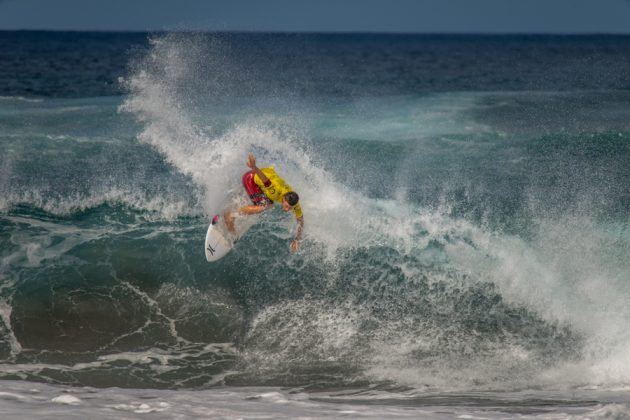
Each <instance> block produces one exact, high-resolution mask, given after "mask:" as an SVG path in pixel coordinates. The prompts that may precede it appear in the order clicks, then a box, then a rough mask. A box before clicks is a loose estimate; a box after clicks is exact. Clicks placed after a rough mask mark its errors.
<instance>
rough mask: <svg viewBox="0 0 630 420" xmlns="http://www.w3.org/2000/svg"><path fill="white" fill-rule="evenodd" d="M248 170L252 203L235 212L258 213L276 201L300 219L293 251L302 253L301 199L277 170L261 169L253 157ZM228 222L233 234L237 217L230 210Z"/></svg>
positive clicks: (246, 177)
mask: <svg viewBox="0 0 630 420" xmlns="http://www.w3.org/2000/svg"><path fill="white" fill-rule="evenodd" d="M247 166H248V167H249V168H250V170H249V171H247V172H245V174H244V175H243V187H245V191H247V194H249V198H250V199H251V200H252V203H253V204H250V205H248V206H244V207H241V208H240V209H238V211H237V212H236V213H237V214H239V215H251V214H259V213H262V212H263V211H265V210H267V209H269V208H271V207H272V206H273V203H274V202H278V203H281V204H282V210H283V211H285V212H289V211H293V213H294V214H295V218H296V220H297V223H298V224H297V230H296V234H295V239H294V240H293V241H292V242H291V246H290V248H291V252H297V251H299V250H300V239H301V237H302V230H303V229H304V215H303V214H302V207H300V204H299V200H300V197H299V196H298V195H297V193H296V192H295V191H293V189H292V188H291V186H289V184H287V183H286V182H285V181H284V179H282V178H280V177H279V176H278V174H276V171H275V170H274V168H272V167H270V168H262V169H261V168H258V167H257V166H256V157H255V156H254V155H253V154H250V155H249V156H248V158H247ZM223 217H225V223H226V225H227V227H228V229H229V230H230V231H231V232H234V214H233V213H232V212H230V211H228V210H226V211H225V212H224V213H223Z"/></svg>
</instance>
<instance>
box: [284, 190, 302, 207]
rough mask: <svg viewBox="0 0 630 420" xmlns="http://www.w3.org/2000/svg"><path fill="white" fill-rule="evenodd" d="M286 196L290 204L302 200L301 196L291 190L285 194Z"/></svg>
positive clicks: (292, 204) (293, 204)
mask: <svg viewBox="0 0 630 420" xmlns="http://www.w3.org/2000/svg"><path fill="white" fill-rule="evenodd" d="M284 198H285V199H286V200H287V203H289V205H290V206H295V205H296V204H297V203H298V201H300V196H299V195H297V193H295V192H293V191H291V192H288V193H286V194H285V195H284Z"/></svg>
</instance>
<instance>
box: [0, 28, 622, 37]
mask: <svg viewBox="0 0 630 420" xmlns="http://www.w3.org/2000/svg"><path fill="white" fill-rule="evenodd" d="M0 32H59V33H120V34H150V33H206V34H236V35H239V34H242V35H256V34H260V35H395V36H400V35H426V36H630V32H522V31H517V32H483V31H479V32H441V31H440V32H410V31H401V32H396V31H351V30H349V31H287V30H268V31H267V30H214V29H2V28H0Z"/></svg>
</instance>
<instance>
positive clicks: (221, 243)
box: [204, 215, 253, 262]
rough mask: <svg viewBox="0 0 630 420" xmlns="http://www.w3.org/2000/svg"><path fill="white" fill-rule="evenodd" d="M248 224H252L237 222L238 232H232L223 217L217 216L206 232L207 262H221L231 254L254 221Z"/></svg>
mask: <svg viewBox="0 0 630 420" xmlns="http://www.w3.org/2000/svg"><path fill="white" fill-rule="evenodd" d="M238 222H240V223H238ZM248 222H250V223H242V222H241V221H240V220H235V223H236V232H230V231H228V229H227V226H226V224H225V220H224V218H223V215H215V216H214V217H213V218H212V221H211V222H210V226H208V231H207V232H206V242H205V246H204V248H205V253H206V260H208V262H214V261H217V260H220V259H221V258H223V257H224V256H225V255H226V254H227V253H228V252H230V250H232V248H233V247H234V244H236V242H237V241H238V239H239V238H240V237H241V236H243V234H244V233H245V232H246V231H247V230H248V229H249V227H250V226H251V222H253V220H250V221H248Z"/></svg>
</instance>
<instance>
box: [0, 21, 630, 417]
mask: <svg viewBox="0 0 630 420" xmlns="http://www.w3.org/2000/svg"><path fill="white" fill-rule="evenodd" d="M0 38H1V39H2V41H1V42H2V43H3V44H2V45H4V49H3V51H9V55H8V56H11V57H17V58H15V59H13V61H11V63H13V64H12V65H7V66H4V67H3V70H2V72H0V77H1V78H2V80H4V81H8V82H7V83H4V87H3V90H2V93H1V95H2V96H1V97H0V174H1V176H0V227H1V229H0V244H1V245H0V267H1V269H0V314H1V322H0V366H1V368H0V378H2V379H4V380H6V382H4V383H5V384H7V387H9V385H10V387H13V388H15V389H16V390H17V391H14V394H16V395H21V396H23V397H24V398H30V397H28V391H27V390H26V388H23V387H22V386H21V385H20V383H21V382H14V381H24V380H26V381H31V382H44V383H47V384H49V385H52V386H53V387H55V386H56V387H58V388H51V389H52V391H49V388H42V391H41V392H44V393H45V394H46V395H49V394H50V398H49V400H50V399H51V398H53V395H55V392H72V391H66V388H63V386H66V385H71V386H74V387H79V388H76V389H77V390H82V389H85V388H83V387H95V388H98V389H103V390H102V391H99V392H101V393H102V394H98V395H99V397H98V398H103V399H104V401H105V400H106V399H107V398H108V397H107V396H106V395H105V394H106V393H107V392H108V391H107V389H109V388H110V387H119V388H131V389H133V390H135V391H134V392H140V391H139V390H141V389H170V390H175V391H173V393H172V394H168V393H167V394H160V395H162V398H165V401H166V404H167V405H168V406H169V407H172V406H173V401H172V399H173V398H175V397H176V395H180V394H178V393H179V392H184V393H185V394H186V395H188V396H190V397H191V401H192V399H194V400H195V401H196V402H195V403H191V404H201V403H199V402H198V401H197V400H196V397H194V398H193V396H195V395H197V394H195V393H196V392H205V391H206V390H208V389H217V390H219V391H216V392H235V393H236V395H240V396H241V397H242V398H241V397H238V398H237V397H234V398H236V400H235V401H236V402H235V403H234V404H235V406H232V405H229V404H228V405H229V406H230V408H231V409H234V407H240V408H239V409H242V410H245V411H246V410H247V408H246V406H247V404H246V403H245V402H243V403H242V404H243V405H242V406H241V405H240V404H241V403H240V402H239V401H241V402H242V401H247V398H249V397H251V395H250V394H252V393H254V394H256V393H258V394H256V395H262V394H260V392H262V391H257V390H254V391H252V390H251V387H259V386H269V387H273V388H272V391H270V392H272V393H273V392H278V393H279V394H273V395H271V394H269V395H271V397H269V396H268V395H267V394H265V395H266V396H263V397H260V398H262V400H261V401H267V400H266V399H265V398H267V397H269V398H271V400H273V401H275V400H276V399H280V400H282V401H285V400H287V401H293V400H294V399H292V398H293V397H290V395H291V394H285V393H283V392H284V391H280V390H279V389H278V387H291V389H297V390H300V392H308V393H314V394H312V395H311V394H304V395H303V394H299V395H300V397H299V398H297V400H296V401H302V399H309V398H312V400H313V401H320V402H321V404H322V405H317V404H316V405H315V408H314V410H315V411H313V412H307V413H306V414H305V413H304V412H302V411H300V410H301V409H302V408H303V407H302V408H300V409H298V408H295V406H294V405H291V404H292V403H287V404H289V405H288V406H291V407H293V408H295V410H297V411H295V412H293V411H291V410H292V409H291V410H289V411H282V409H277V411H276V414H277V415H285V416H289V417H290V416H291V413H293V414H295V415H300V413H301V414H304V415H311V416H315V417H317V416H325V415H333V416H342V415H343V413H341V414H340V413H339V412H337V411H335V412H334V413H328V414H326V413H327V412H326V410H327V409H326V408H325V407H327V404H328V403H330V401H327V400H326V395H328V394H326V395H324V396H322V395H321V394H317V392H331V391H329V390H336V391H339V390H340V391H339V392H342V394H341V395H345V394H343V393H344V392H349V391H350V390H353V392H355V391H356V392H359V394H360V395H361V398H359V399H358V400H357V401H359V402H357V401H355V400H353V404H354V403H357V404H359V405H361V406H363V405H364V404H367V405H368V406H369V405H371V404H381V405H382V406H381V407H382V409H383V410H384V411H383V412H381V414H382V415H383V417H398V416H401V415H403V414H402V413H401V412H398V411H396V410H394V411H390V408H391V406H390V405H388V404H389V403H386V402H383V401H386V400H387V401H389V399H391V398H394V399H401V398H402V399H403V400H404V401H405V404H404V405H405V406H411V407H427V406H431V407H433V406H434V405H436V404H437V403H436V402H435V401H436V400H435V398H437V399H438V400H439V399H440V398H444V399H445V401H446V402H445V403H444V406H448V407H459V406H466V407H474V406H476V405H478V404H481V405H483V404H484V403H478V401H481V400H490V403H487V405H488V406H491V407H493V408H492V409H491V410H490V411H491V413H490V414H488V413H486V414H488V415H490V416H492V415H495V414H496V413H501V412H504V413H505V412H509V411H510V410H512V411H514V412H517V413H520V414H523V415H525V414H527V415H532V416H536V415H538V414H540V413H543V414H544V413H548V412H549V411H544V410H543V411H540V412H539V411H536V410H538V409H540V408H541V407H543V406H548V405H551V406H552V407H555V408H552V409H551V412H554V413H565V414H566V415H567V416H568V415H570V414H571V412H572V411H571V410H569V411H566V410H565V411H562V410H564V408H566V406H570V407H571V406H573V407H577V408H576V411H575V413H576V414H577V415H581V414H583V413H585V412H591V409H593V410H599V411H597V413H599V414H597V415H606V413H607V412H609V411H610V410H613V411H614V412H615V413H618V414H619V413H621V414H620V415H626V414H627V409H626V408H627V406H626V404H627V401H626V400H624V399H623V397H619V396H618V395H617V394H615V396H614V397H611V396H610V395H611V394H610V393H612V392H618V390H619V389H626V387H627V386H628V383H629V382H630V369H629V368H628V363H627V362H628V360H629V358H630V353H628V350H627V349H628V343H630V335H629V334H628V332H627V331H628V328H627V327H628V325H629V321H630V311H629V310H628V308H627V304H626V303H627V301H628V298H629V297H630V284H629V283H628V280H629V273H630V258H628V257H629V256H630V252H629V250H630V248H629V244H630V232H629V230H628V214H629V213H628V209H629V208H630V190H629V189H628V185H630V184H629V181H630V164H629V163H630V122H629V121H630V120H629V119H628V112H627V110H628V109H629V105H630V90H628V88H629V87H630V82H629V80H628V75H627V72H626V71H625V69H627V66H628V63H627V60H628V59H627V57H629V56H630V55H628V54H627V52H628V49H629V48H630V41H629V40H628V38H626V37H464V36H462V37H422V36H360V35H343V36H342V35H335V36H333V35H329V36H321V35H309V36H289V35H232V36H228V35H225V34H223V35H203V34H188V35H183V34H154V35H146V34H81V33H76V34H63V33H62V34H52V35H51V34H46V33H43V34H42V33H2V35H1V36H0ZM10 48H13V49H15V51H18V50H19V52H20V53H19V54H17V53H16V54H17V55H11V54H10V53H11V51H13V50H11V49H10ZM5 58H6V57H5ZM68 60H70V61H68ZM71 60H75V61H71ZM69 62H70V63H74V65H69V64H68V63H69ZM38 66H39V67H38ZM13 68H15V69H18V70H16V71H14V72H13V73H11V71H10V69H13ZM22 70H23V71H22ZM99 81H100V82H99ZM248 153H255V154H256V156H257V158H258V161H259V163H260V164H261V165H275V167H276V170H277V171H278V173H280V174H281V175H282V176H283V177H284V178H285V179H286V180H287V181H288V182H289V183H290V184H291V185H292V186H293V187H294V188H295V189H296V190H297V191H298V192H299V194H300V197H301V200H302V203H303V204H302V206H303V209H304V213H305V222H306V231H305V233H306V236H305V240H304V242H303V244H302V251H301V252H300V253H299V254H296V255H292V254H291V253H290V252H289V250H288V246H289V242H290V239H291V237H292V235H293V233H294V228H295V226H294V222H293V221H292V219H291V217H290V216H287V215H285V214H284V213H282V212H281V211H280V210H279V209H275V210H273V211H270V212H268V213H266V214H264V215H262V216H261V217H259V218H257V219H256V224H255V225H254V226H253V227H252V228H251V229H250V230H249V231H248V232H247V234H246V235H245V236H244V237H243V238H242V239H241V240H240V241H239V242H238V244H237V246H236V248H235V249H234V251H233V252H231V253H230V254H229V255H227V256H226V257H225V258H224V259H222V260H220V261H219V262H217V263H214V264H209V263H207V262H206V261H205V259H204V255H203V238H204V235H205V229H206V227H207V224H208V222H209V219H210V217H211V215H213V214H215V213H217V212H219V211H220V210H221V209H223V208H225V207H230V206H236V205H238V204H239V203H243V202H244V200H245V195H244V193H243V191H242V187H241V185H240V176H241V174H242V173H243V172H244V171H246V170H247V169H248V168H247V167H246V165H245V162H246V158H247V154H248ZM28 386H30V385H27V387H28ZM33 386H35V385H33ZM38 386H39V385H38ZM41 386H42V387H43V386H44V385H41ZM215 387H216V388H215ZM248 387H250V388H248ZM13 388H12V389H13ZM55 389H56V390H58V391H54V390H55ZM221 390H222V391H221ZM230 390H231V391H230ZM241 390H242V392H241ZM588 390H591V392H590V393H589V391H588ZM77 392H79V391H76V392H75V394H76V393H77ZM496 392H499V393H498V394H497V393H496ZM501 392H514V393H516V394H510V396H509V397H508V396H505V395H503V394H501ZM528 392H533V393H534V396H533V397H532V396H531V395H530V396H528V395H529V394H528ZM536 392H542V396H541V394H536ZM488 393H490V394H488ZM493 393H494V394H493ZM545 393H551V394H553V395H554V399H553V401H552V402H549V401H547V402H545V401H541V399H544V398H545V397H544V395H545ZM315 394H317V395H315ZM577 394H579V396H578V397H575V398H574V396H575V395H577ZM309 395H311V396H310V397H309ZM471 395H472V396H471ZM489 395H490V396H489ZM515 395H516V396H515ZM621 395H623V393H621ZM388 396H389V397H388ZM436 396H437V397H436ZM440 396H442V397H440ZM337 397H339V395H337V394H335V395H334V396H333V397H331V398H333V399H334V398H337ZM460 397H461V398H460ZM530 397H531V398H530ZM16 398H17V397H16ZM137 398H142V397H140V396H139V397H137ZM226 398H227V397H226ZM239 398H241V399H239ZM260 398H258V397H256V398H254V399H255V400H257V401H258V400H260ZM344 398H345V397H344ZM427 398H428V399H427ZM528 398H530V399H531V401H533V402H531V404H529V405H528V404H527V403H525V402H524V401H527V400H528ZM508 400H509V401H513V400H516V401H517V403H514V404H512V403H507V402H506V401H508ZM79 401H83V404H84V403H85V399H84V398H83V397H80V398H79ZM230 401H232V400H230ZM379 401H380V403H379ZM475 401H477V402H475ZM502 401H503V403H505V404H503V403H502ZM56 402H59V401H56ZM70 402H72V401H70ZM75 402H76V401H75ZM285 402H286V401H285ZM61 403H62V404H64V402H63V401H62V402H61ZM66 403H68V402H67V401H66ZM332 403H333V404H336V402H335V401H333V402H332ZM609 403H610V404H613V403H614V404H617V405H612V406H611V405H607V404H609ZM78 404H79V405H72V404H70V407H79V406H80V404H81V402H79V403H78ZM121 404H123V403H121ZM125 404H127V408H129V410H130V411H131V412H133V411H134V410H135V409H139V410H141V408H138V407H136V406H134V405H133V403H132V402H129V401H127V402H126V403H125ZM169 404H170V405H169ZM226 404H227V403H226ZM230 404H231V403H230ZM297 404H298V405H299V404H301V403H297ZM396 404H397V403H396ZM396 404H394V405H396ZM437 405H438V406H440V404H437ZM503 405H507V406H508V408H507V409H501V408H500V407H502V406H503ZM200 406H203V404H201V405H200ZM7 407H9V408H10V406H7ZM83 407H84V406H83ZM134 407H135V408H134ZM151 407H153V406H151ZM160 407H162V408H164V409H165V411H164V410H162V411H164V415H169V411H168V409H167V408H166V406H155V407H153V408H155V410H154V411H155V412H162V411H160V410H161V408H160ZM364 407H365V406H364ZM388 407H389V408H388ZM497 407H499V408H497ZM509 407H512V408H509ZM514 407H516V408H514ZM532 407H537V408H536V409H532ZM563 407H564V408H563ZM602 407H603V408H602ZM611 407H612V408H611ZM132 408H134V409H132ZM226 409H227V408H226ZM355 409H356V407H355ZM495 409H496V410H498V411H496V412H495V411H493V410H495ZM318 410H322V411H318ZM436 410H438V411H439V409H436ZM467 410H468V409H463V411H461V412H460V411H457V413H459V414H462V413H463V414H466V413H468V414H471V413H472V414H474V415H479V413H478V412H477V411H475V410H473V409H470V410H468V411H467ZM484 410H486V409H484ZM505 410H507V411H505ZM607 410H608V411H607ZM245 411H243V412H240V415H241V416H243V415H244V414H243V413H244V412H245ZM307 411H308V410H307ZM429 411H430V412H429V413H428V414H427V413H425V414H427V416H432V417H435V418H439V415H438V414H436V411H435V410H433V411H431V410H429ZM7 412H9V411H7ZM81 412H82V411H80V410H79V409H77V411H76V414H77V415H80V413H81ZM357 412H358V413H361V415H362V416H363V415H368V414H369V410H368V411H365V412H364V411H362V410H359V411H357ZM484 412H485V411H484ZM170 413H171V414H172V413H173V411H171V412H170ZM236 413H237V414H238V413H239V411H238V409H236ZM335 413H336V414H335ZM431 413H432V414H431ZM492 413H495V414H492ZM602 413H603V414H602ZM624 413H626V414H624ZM237 414H234V415H235V416H238V415H237ZM102 415H103V416H105V414H102ZM187 415H189V416H190V415H192V414H190V413H187ZM496 415H497V416H499V417H500V416H501V414H496ZM559 415H560V414H559ZM226 416H227V417H229V415H226Z"/></svg>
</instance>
